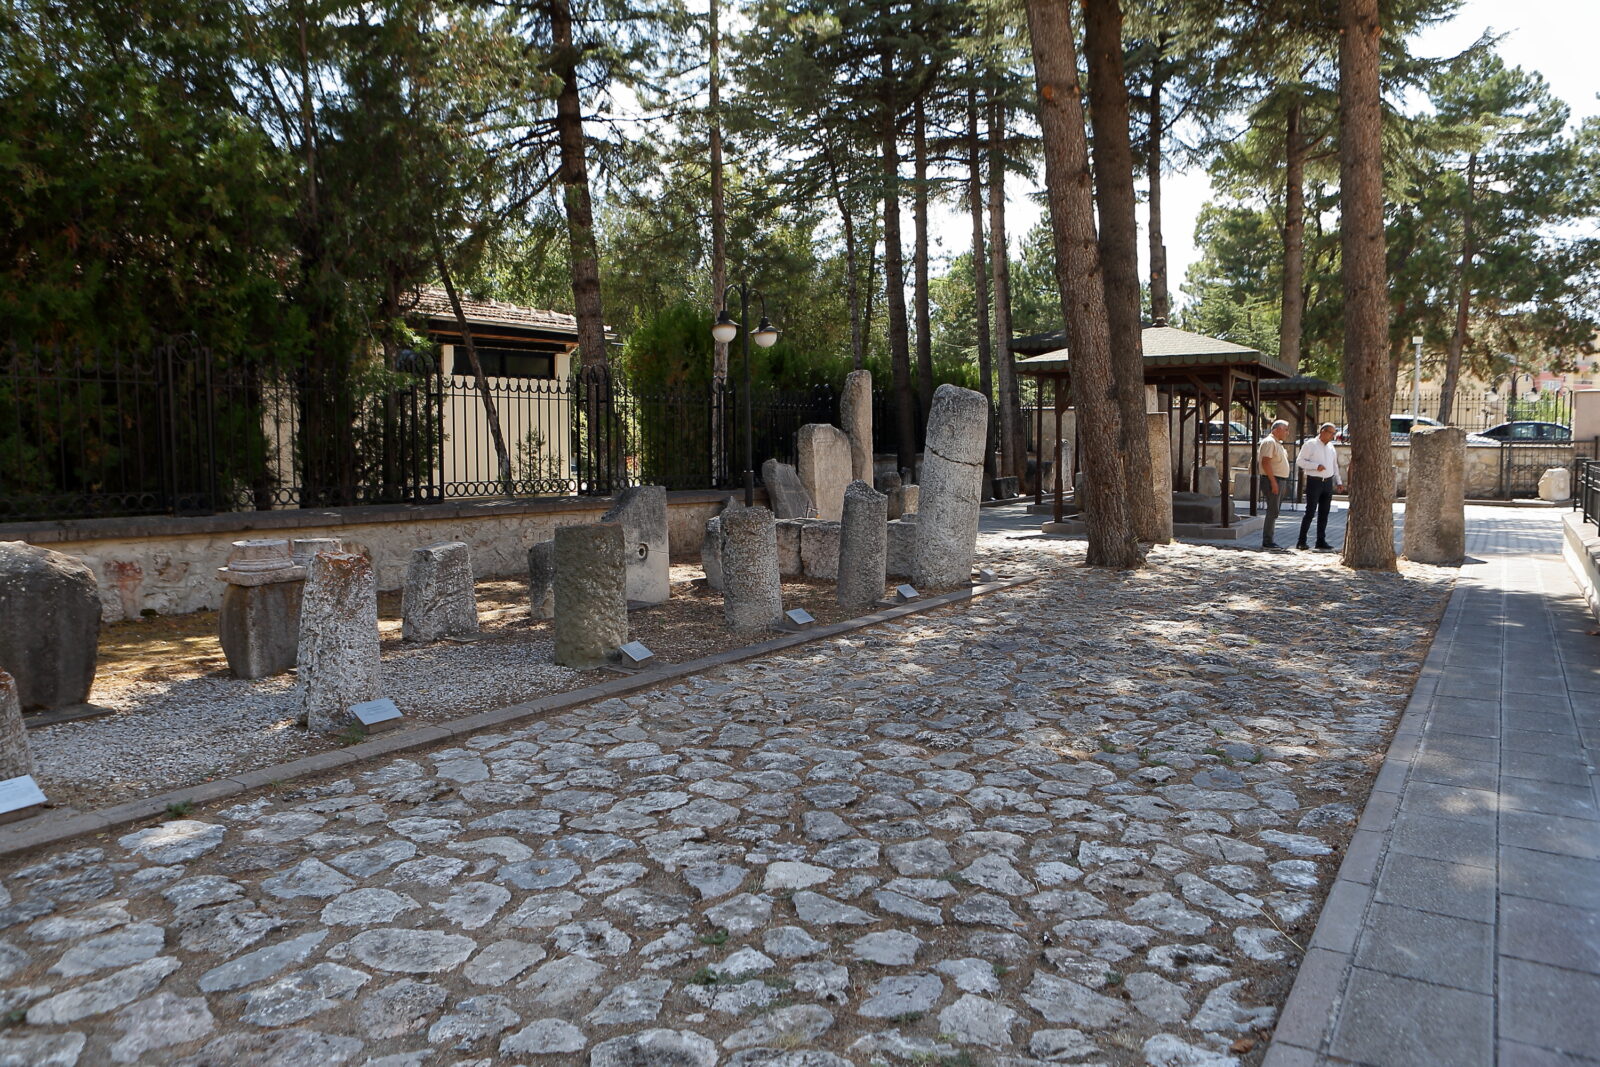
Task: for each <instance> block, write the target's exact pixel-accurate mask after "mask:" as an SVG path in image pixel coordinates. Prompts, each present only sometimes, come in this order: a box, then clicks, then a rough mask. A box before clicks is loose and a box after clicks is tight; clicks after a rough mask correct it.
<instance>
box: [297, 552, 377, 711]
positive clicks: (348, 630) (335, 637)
mask: <svg viewBox="0 0 1600 1067" xmlns="http://www.w3.org/2000/svg"><path fill="white" fill-rule="evenodd" d="M379 669H380V661H379V656H378V581H377V578H376V577H375V576H374V575H373V573H372V563H371V561H370V560H368V559H367V557H365V556H360V555H356V554H355V553H353V552H318V553H317V554H316V555H315V556H313V557H312V558H311V571H310V574H309V576H308V577H307V578H306V591H305V599H304V601H303V602H302V603H301V606H300V677H299V693H300V712H301V714H302V715H303V716H305V720H306V725H307V726H308V727H310V728H311V729H312V730H313V731H315V732H317V733H323V734H330V733H336V732H338V731H339V730H342V729H344V728H345V727H347V726H349V725H350V724H351V723H352V722H354V721H355V720H354V718H353V717H352V716H351V715H350V710H349V709H350V705H352V704H359V703H361V702H362V701H364V700H372V699H374V698H375V697H377V696H378V675H379Z"/></svg>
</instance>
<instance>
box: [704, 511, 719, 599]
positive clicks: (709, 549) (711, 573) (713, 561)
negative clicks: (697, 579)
mask: <svg viewBox="0 0 1600 1067" xmlns="http://www.w3.org/2000/svg"><path fill="white" fill-rule="evenodd" d="M700 567H701V569H703V570H704V571H705V572H706V588H707V589H715V590H716V591H717V592H719V593H720V592H722V516H721V515H713V516H711V518H709V519H707V520H706V535H705V536H704V537H702V538H701V539H700Z"/></svg>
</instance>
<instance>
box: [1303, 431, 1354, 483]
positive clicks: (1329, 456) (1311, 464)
mask: <svg viewBox="0 0 1600 1067" xmlns="http://www.w3.org/2000/svg"><path fill="white" fill-rule="evenodd" d="M1294 464H1295V466H1297V467H1299V468H1300V469H1301V470H1303V471H1305V472H1306V477H1308V478H1332V479H1333V480H1334V483H1335V484H1338V483H1339V482H1342V481H1343V480H1344V479H1342V478H1340V477H1339V453H1338V450H1337V449H1335V448H1334V447H1333V442H1332V441H1329V442H1328V443H1327V444H1323V443H1322V438H1320V437H1313V438H1312V439H1311V440H1309V441H1307V442H1306V443H1305V444H1303V445H1301V446H1300V455H1299V456H1297V457H1295V461H1294ZM1319 465H1320V466H1321V467H1322V468H1323V469H1322V470H1320V471H1319V470H1317V467H1318V466H1319Z"/></svg>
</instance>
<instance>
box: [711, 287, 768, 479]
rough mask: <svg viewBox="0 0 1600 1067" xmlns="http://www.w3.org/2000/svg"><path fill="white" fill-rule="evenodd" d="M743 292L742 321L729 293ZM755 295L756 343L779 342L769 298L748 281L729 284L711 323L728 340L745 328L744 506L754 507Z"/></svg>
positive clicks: (719, 337)
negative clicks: (754, 315) (756, 310)
mask: <svg viewBox="0 0 1600 1067" xmlns="http://www.w3.org/2000/svg"><path fill="white" fill-rule="evenodd" d="M735 292H736V293H738V294H739V321H738V322H734V321H733V319H732V317H731V316H729V314H728V294H729V293H735ZM751 297H755V298H756V299H757V300H759V301H761V321H760V322H759V323H758V324H757V325H756V332H755V334H754V337H755V342H756V344H758V345H760V346H761V347H762V348H771V347H772V346H773V345H775V344H777V343H778V331H777V329H776V328H775V327H774V326H773V325H772V322H771V321H770V320H769V319H768V318H767V298H766V297H765V296H763V295H762V293H761V291H760V290H759V289H752V288H751V287H750V284H749V283H748V282H739V283H737V284H734V285H730V286H728V287H727V288H726V289H724V290H723V291H722V310H721V311H719V312H717V321H716V322H715V323H713V324H712V326H711V336H712V337H714V338H716V339H717V340H718V341H721V342H722V343H723V344H727V343H728V342H729V341H732V340H733V337H734V334H736V333H739V332H740V331H741V330H742V331H743V332H744V390H743V392H744V506H745V507H750V506H751V505H753V504H754V503H755V502H756V471H755V459H754V452H755V443H754V442H755V437H754V434H753V431H752V427H751V425H750V339H751V333H750V298H751Z"/></svg>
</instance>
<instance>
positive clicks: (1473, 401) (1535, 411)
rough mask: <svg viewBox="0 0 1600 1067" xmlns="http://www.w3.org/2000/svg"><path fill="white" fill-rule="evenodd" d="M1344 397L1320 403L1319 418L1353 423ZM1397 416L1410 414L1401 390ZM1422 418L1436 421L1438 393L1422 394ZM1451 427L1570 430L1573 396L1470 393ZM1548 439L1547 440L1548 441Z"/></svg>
mask: <svg viewBox="0 0 1600 1067" xmlns="http://www.w3.org/2000/svg"><path fill="white" fill-rule="evenodd" d="M1346 403H1347V399H1346V398H1345V397H1327V398H1324V399H1323V400H1321V401H1320V402H1319V403H1318V405H1317V407H1318V417H1319V418H1320V419H1321V420H1322V421H1323V422H1331V423H1333V424H1334V425H1335V426H1344V425H1346V424H1347V423H1349V421H1350V417H1349V412H1348V410H1347V408H1346ZM1393 403H1394V414H1396V415H1400V414H1405V413H1408V412H1410V411H1411V391H1410V390H1409V389H1402V390H1400V391H1399V392H1396V393H1395V395H1394V401H1393ZM1421 407H1422V415H1424V416H1425V417H1427V418H1437V417H1438V415H1439V394H1438V391H1437V390H1434V391H1432V392H1429V391H1426V390H1425V391H1424V392H1423V393H1422V404H1421ZM1450 412H1451V414H1450V423H1451V425H1453V426H1459V427H1461V428H1462V429H1463V430H1466V431H1467V432H1468V433H1481V432H1482V431H1484V430H1489V429H1493V428H1494V427H1496V426H1500V425H1502V424H1504V423H1508V422H1543V423H1552V424H1555V425H1557V426H1563V427H1567V428H1569V429H1570V427H1571V426H1572V394H1571V393H1570V392H1560V393H1557V392H1549V393H1541V394H1539V396H1537V397H1534V398H1532V399H1528V398H1526V397H1510V396H1506V395H1503V394H1500V393H1491V392H1479V391H1468V392H1460V393H1457V394H1456V396H1455V400H1454V402H1453V403H1452V404H1451V406H1450ZM1546 439H1548V436H1547V438H1546Z"/></svg>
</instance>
